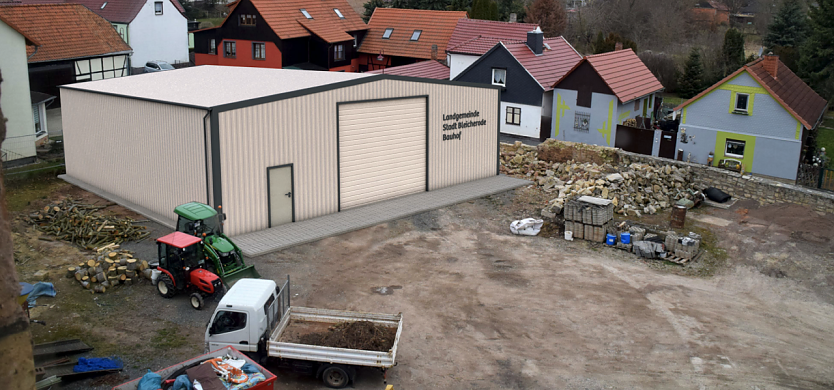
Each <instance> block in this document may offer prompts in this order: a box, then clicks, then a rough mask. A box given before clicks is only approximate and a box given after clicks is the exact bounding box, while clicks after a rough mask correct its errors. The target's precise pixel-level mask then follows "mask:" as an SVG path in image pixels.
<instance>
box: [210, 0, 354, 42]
mask: <svg viewBox="0 0 834 390" xmlns="http://www.w3.org/2000/svg"><path fill="white" fill-rule="evenodd" d="M250 1H251V2H252V5H254V6H255V8H256V9H257V10H258V12H259V13H260V14H261V18H263V20H264V21H265V22H266V23H267V24H268V25H269V27H271V28H272V30H273V31H275V34H277V35H278V38H281V39H290V38H301V37H309V36H310V32H311V31H312V32H313V34H316V35H317V36H319V34H322V35H324V36H326V37H328V38H329V39H338V38H336V37H337V36H338V34H336V33H335V32H334V31H335V30H339V31H341V32H342V33H343V34H344V35H342V36H341V38H344V37H345V36H349V35H348V34H347V32H350V31H363V30H367V29H368V25H366V24H365V22H364V21H362V17H361V16H359V14H357V13H356V11H354V10H353V8H352V7H351V6H350V4H348V2H347V1H346V0H315V1H307V0H250ZM334 8H335V9H338V10H339V12H341V13H342V16H344V17H345V18H344V19H341V18H339V16H338V15H337V14H336V11H334V10H333V9H334ZM302 9H304V10H306V11H307V13H309V14H310V16H312V17H313V19H307V17H305V16H304V15H303V14H302V13H301V10H302ZM229 13H230V14H231V10H230V12H229ZM301 22H305V23H307V22H309V23H308V25H309V26H310V27H309V28H312V29H313V30H315V31H313V30H311V29H309V28H305V26H304V25H302V23H301ZM223 23H224V24H225V23H226V22H225V20H224V21H223ZM328 25H329V26H328ZM319 37H321V36H319ZM321 38H322V39H324V40H327V38H324V37H321ZM352 39H353V37H352V36H349V38H347V39H340V40H339V41H338V42H341V41H346V40H352ZM328 42H331V41H328Z"/></svg>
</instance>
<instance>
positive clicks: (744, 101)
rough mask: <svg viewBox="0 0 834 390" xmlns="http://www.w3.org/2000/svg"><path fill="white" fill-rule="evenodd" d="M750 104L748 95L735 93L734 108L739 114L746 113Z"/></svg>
mask: <svg viewBox="0 0 834 390" xmlns="http://www.w3.org/2000/svg"><path fill="white" fill-rule="evenodd" d="M748 103H750V95H748V94H746V93H737V94H736V107H735V110H736V111H739V112H744V113H746V112H747V105H748Z"/></svg>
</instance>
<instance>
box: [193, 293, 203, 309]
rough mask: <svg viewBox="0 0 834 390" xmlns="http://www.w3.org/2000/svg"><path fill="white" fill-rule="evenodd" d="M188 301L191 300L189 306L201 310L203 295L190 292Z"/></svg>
mask: <svg viewBox="0 0 834 390" xmlns="http://www.w3.org/2000/svg"><path fill="white" fill-rule="evenodd" d="M190 302H191V307H193V308H195V309H197V310H202V308H203V296H202V295H200V294H199V293H194V294H191V299H190Z"/></svg>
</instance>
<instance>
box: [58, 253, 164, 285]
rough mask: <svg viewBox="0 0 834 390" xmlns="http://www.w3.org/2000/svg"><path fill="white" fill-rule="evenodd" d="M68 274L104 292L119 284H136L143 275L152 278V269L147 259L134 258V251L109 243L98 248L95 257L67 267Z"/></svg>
mask: <svg viewBox="0 0 834 390" xmlns="http://www.w3.org/2000/svg"><path fill="white" fill-rule="evenodd" d="M121 264H125V265H121ZM66 276H67V278H75V280H77V281H78V282H79V283H80V284H81V286H82V287H83V288H85V289H87V290H90V291H93V292H95V293H104V292H106V291H107V290H108V289H112V288H113V287H116V286H119V285H125V284H126V285H131V284H134V283H136V282H137V281H138V280H139V278H141V277H144V278H146V279H148V280H150V279H151V269H150V266H149V265H148V262H147V261H145V260H138V259H135V258H133V252H132V251H129V250H124V249H122V250H119V245H117V244H108V245H106V246H103V247H101V248H96V255H95V257H93V258H91V259H88V260H86V261H83V262H81V263H79V264H78V265H75V266H71V267H67V273H66Z"/></svg>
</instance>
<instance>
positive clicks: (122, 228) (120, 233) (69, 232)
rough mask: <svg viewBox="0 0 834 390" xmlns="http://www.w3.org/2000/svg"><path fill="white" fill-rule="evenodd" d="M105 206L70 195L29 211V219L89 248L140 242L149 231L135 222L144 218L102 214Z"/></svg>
mask: <svg viewBox="0 0 834 390" xmlns="http://www.w3.org/2000/svg"><path fill="white" fill-rule="evenodd" d="M104 207H106V206H94V205H91V204H83V203H78V202H76V201H75V200H73V199H71V198H67V199H64V200H62V201H60V202H56V203H53V204H51V205H49V206H46V207H44V208H43V210H40V211H37V212H34V213H32V214H30V215H29V216H28V218H27V219H26V220H27V221H28V222H29V223H31V224H33V225H35V228H36V229H38V230H40V231H41V232H43V233H46V234H49V235H52V236H55V237H57V238H58V239H59V240H63V241H69V242H71V243H73V244H75V245H78V246H80V247H81V248H84V249H88V250H93V249H94V248H96V247H101V246H104V245H106V244H110V243H115V244H120V243H122V242H124V241H138V240H141V239H143V238H145V237H147V236H148V235H149V234H150V233H149V232H148V231H147V230H146V227H145V226H141V225H135V224H136V223H138V222H144V221H135V220H133V219H131V218H119V217H115V216H106V215H101V214H99V213H98V210H100V209H103V208H104Z"/></svg>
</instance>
